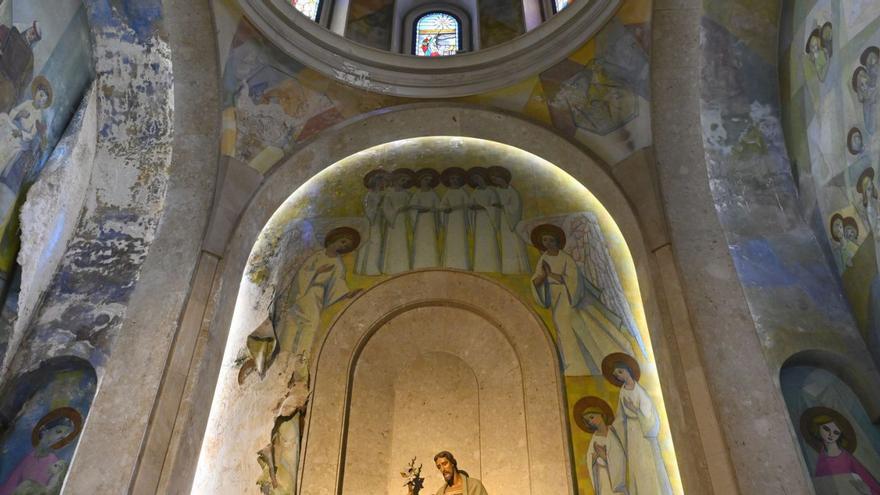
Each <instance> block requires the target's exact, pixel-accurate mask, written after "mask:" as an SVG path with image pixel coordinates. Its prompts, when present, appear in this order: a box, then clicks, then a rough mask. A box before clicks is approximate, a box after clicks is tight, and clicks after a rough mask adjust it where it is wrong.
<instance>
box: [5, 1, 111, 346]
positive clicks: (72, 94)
mask: <svg viewBox="0 0 880 495" xmlns="http://www.w3.org/2000/svg"><path fill="white" fill-rule="evenodd" d="M89 36H90V35H89V26H88V23H87V21H86V11H85V7H84V6H83V4H82V2H81V1H79V0H63V1H19V0H8V1H6V2H4V3H3V4H2V5H0V294H3V295H4V296H5V307H4V309H3V321H2V322H0V325H2V326H3V327H4V328H3V329H0V356H2V355H3V354H4V353H5V350H6V346H7V345H8V342H7V339H8V336H7V335H8V332H9V329H8V327H9V326H10V325H11V320H13V319H14V317H15V312H16V309H17V303H16V301H17V297H16V294H17V291H18V285H17V280H18V276H17V274H16V271H17V270H18V269H19V268H17V265H16V261H15V260H16V256H17V254H18V246H19V219H18V209H19V207H20V206H21V204H22V203H23V202H24V199H25V195H26V193H27V190H28V188H29V187H30V185H31V184H33V183H34V181H35V180H36V179H37V177H38V176H39V174H40V172H41V170H42V168H43V165H44V164H45V163H46V161H47V160H48V158H49V156H50V155H51V152H52V150H53V148H54V147H55V145H56V143H57V142H58V140H59V139H60V138H61V135H62V133H63V132H64V129H65V127H66V126H67V122H68V121H69V120H70V118H71V117H72V115H73V113H74V112H75V111H76V109H77V107H78V106H79V103H80V99H81V98H82V96H83V94H84V92H85V90H86V89H87V87H88V85H89V83H90V82H91V80H92V79H93V78H94V71H93V68H92V67H93V63H92V54H91V41H90V38H89Z"/></svg>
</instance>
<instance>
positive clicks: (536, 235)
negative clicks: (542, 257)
mask: <svg viewBox="0 0 880 495" xmlns="http://www.w3.org/2000/svg"><path fill="white" fill-rule="evenodd" d="M545 235H551V236H553V237H555V238H556V242H557V244H559V249H563V248H565V231H564V230H562V229H561V228H559V227H557V226H555V225H553V224H550V223H545V224H541V225H538V226H537V227H535V228H533V229H532V234H531V235H530V238H531V239H532V245H533V246H535V247H536V248H538V251H541V252H542V253H543V252H544V251H546V249H544V244H543V243H542V242H541V239H542V238H543V237H544V236H545Z"/></svg>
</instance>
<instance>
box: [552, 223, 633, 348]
mask: <svg viewBox="0 0 880 495" xmlns="http://www.w3.org/2000/svg"><path fill="white" fill-rule="evenodd" d="M562 229H563V230H564V231H565V233H566V236H567V238H568V241H567V243H566V248H565V250H566V251H568V253H569V254H570V255H571V257H572V258H574V260H575V262H576V263H577V264H578V266H579V267H580V269H581V271H582V273H583V274H584V276H585V277H586V278H587V280H589V281H590V282H591V283H592V284H593V285H595V286H596V287H598V288H599V290H601V295H600V296H599V299H600V300H601V301H602V303H603V304H604V305H605V307H606V308H608V309H609V310H611V312H612V313H613V315H608V316H610V317H612V318H611V319H612V321H614V320H615V319H616V321H615V323H617V324H618V325H619V327H620V328H621V329H626V331H627V333H629V335H630V336H631V337H632V338H633V339H634V340H635V341H636V343H637V344H638V346H639V349H640V350H641V352H642V355H643V356H644V357H647V356H648V350H647V348H646V347H645V342H644V340H643V339H642V334H641V332H639V327H638V325H637V324H636V321H635V318H634V317H633V314H632V309H631V307H630V305H629V301H628V300H627V298H626V294H625V293H624V292H623V286H622V284H621V283H620V277H619V275H618V274H617V270H616V269H615V267H614V261H613V260H612V259H611V253H610V252H609V251H608V243H607V242H606V240H605V234H603V233H602V228H601V227H600V226H599V221H598V220H597V219H596V215H595V214H593V213H592V212H581V213H573V214H571V215H567V216H566V218H565V221H564V222H563V225H562ZM615 317H616V318H615Z"/></svg>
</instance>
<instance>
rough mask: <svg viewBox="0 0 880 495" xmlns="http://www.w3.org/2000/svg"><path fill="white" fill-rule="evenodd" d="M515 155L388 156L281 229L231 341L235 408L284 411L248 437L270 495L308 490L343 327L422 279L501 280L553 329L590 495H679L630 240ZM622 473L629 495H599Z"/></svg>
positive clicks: (297, 201) (320, 186) (378, 155)
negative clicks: (314, 419) (316, 421)
mask: <svg viewBox="0 0 880 495" xmlns="http://www.w3.org/2000/svg"><path fill="white" fill-rule="evenodd" d="M509 150H513V148H508V147H506V146H502V145H497V144H495V143H489V142H486V141H480V140H475V139H466V138H439V137H438V138H420V139H413V140H404V141H399V142H395V143H390V144H389V145H385V146H380V147H377V148H373V149H370V150H367V151H364V152H361V153H358V154H356V155H354V156H352V157H350V158H348V159H346V160H343V161H342V162H340V163H339V164H337V165H335V166H333V167H331V168H330V169H328V170H326V171H325V172H322V173H321V174H319V175H318V176H316V177H315V178H314V179H312V180H311V181H309V182H308V183H307V184H305V185H304V186H302V188H300V190H298V192H297V193H296V194H294V195H293V196H291V198H290V199H289V200H288V201H287V202H286V203H285V204H284V205H283V206H282V207H281V208H280V209H279V210H278V211H277V212H276V213H275V215H273V217H272V220H270V222H269V224H268V225H267V226H266V228H265V229H264V231H263V233H262V234H261V236H260V239H259V240H258V242H257V244H256V245H255V247H254V250H253V252H252V254H251V259H250V261H249V264H248V270H247V273H246V277H245V279H244V280H243V287H242V289H241V290H242V291H243V293H250V294H252V295H253V296H254V300H255V301H256V302H255V303H254V304H253V305H251V304H248V309H245V310H243V314H244V315H243V316H241V315H238V314H237V316H236V319H237V320H239V319H240V318H245V320H248V321H252V322H253V325H252V326H251V327H250V328H251V329H250V330H249V331H248V332H247V334H246V335H242V336H241V340H238V341H237V344H233V343H232V342H234V341H235V339H236V337H235V336H231V337H230V342H231V343H230V346H233V345H234V346H235V347H236V348H235V349H234V350H231V351H227V355H228V356H229V357H230V359H232V361H231V365H232V366H233V367H234V369H237V372H236V375H237V378H236V380H235V383H234V384H232V383H230V385H229V389H228V390H229V391H228V393H229V394H230V396H228V397H226V398H224V399H223V401H224V403H227V404H229V403H230V401H237V400H246V401H252V400H258V401H260V402H261V403H265V404H267V405H268V406H269V407H271V408H274V409H273V417H274V420H273V421H271V422H270V423H271V424H266V425H264V426H262V427H261V428H259V429H258V432H262V433H256V432H252V435H251V436H255V435H256V436H258V437H260V438H263V439H264V440H263V442H268V443H266V444H264V445H262V446H260V448H256V449H254V451H255V452H256V451H259V455H258V456H257V458H256V459H254V458H252V459H254V460H252V461H251V464H252V468H253V469H256V467H257V466H260V467H261V468H262V471H261V473H262V474H260V475H255V476H254V481H255V482H257V483H258V484H259V485H260V486H261V487H262V490H263V492H264V493H277V494H282V493H293V492H294V491H295V480H296V473H297V468H298V464H299V456H300V450H301V449H300V446H301V442H302V441H303V440H304V438H303V437H302V434H303V433H302V428H303V425H304V421H305V415H306V411H307V410H308V401H309V387H310V381H311V380H312V379H313V377H310V376H309V369H310V363H311V362H312V360H313V359H314V357H315V352H317V351H316V348H317V346H318V345H320V342H321V341H322V340H323V335H324V333H325V332H326V330H327V329H328V327H329V324H330V322H331V321H332V320H333V318H334V316H335V315H337V314H338V313H339V311H341V310H342V309H343V308H344V307H345V306H346V305H347V304H348V303H349V302H350V301H351V300H352V299H353V298H356V297H357V296H358V295H359V294H360V293H361V292H362V291H364V290H369V289H370V287H372V286H374V285H375V284H377V283H379V282H381V281H382V280H385V279H386V278H388V277H391V276H394V275H396V274H400V273H405V272H408V271H411V270H424V269H431V270H466V271H472V272H478V273H481V274H483V275H484V276H486V277H490V278H492V279H494V280H497V281H499V282H500V283H502V284H504V285H505V286H507V287H509V288H510V289H511V290H513V291H515V292H516V293H517V294H518V295H519V297H520V298H521V299H522V301H523V302H524V303H525V304H527V305H528V306H529V307H531V308H533V310H534V311H535V312H536V314H538V315H540V317H541V318H542V320H543V321H544V322H545V324H546V325H547V328H548V329H550V333H551V334H552V336H553V338H554V339H555V342H556V346H557V348H558V355H559V358H560V365H561V370H560V372H561V373H562V375H563V376H564V380H565V383H566V394H567V399H568V407H569V411H568V413H569V416H570V418H571V424H572V425H579V426H580V427H574V428H572V430H571V440H572V446H573V449H574V452H573V454H574V455H573V458H574V459H575V460H576V469H577V474H578V486H579V493H581V494H601V493H618V492H619V490H620V489H621V488H625V489H626V490H628V493H664V494H672V493H680V481H679V480H678V473H677V468H676V467H675V461H674V454H673V451H672V444H671V439H670V437H669V433H668V426H667V425H666V422H665V419H664V418H665V413H663V412H662V411H664V409H663V405H662V399H661V398H660V395H659V382H658V378H657V372H656V366H655V364H654V362H653V357H652V352H651V348H650V344H649V339H648V338H647V330H646V328H645V323H644V314H643V310H642V307H641V300H640V298H639V296H638V287H637V284H636V282H635V280H634V278H633V277H634V267H633V266H632V260H631V258H630V257H629V254H628V251H627V249H626V245H625V243H624V241H623V238H622V237H621V234H620V231H619V230H618V229H617V227H616V226H615V225H614V223H613V221H612V220H611V219H610V217H609V216H608V214H607V212H606V211H605V210H604V208H602V206H601V205H600V204H599V203H598V202H597V201H596V200H595V198H593V197H592V196H591V195H590V194H589V193H588V192H587V191H586V190H585V189H583V187H582V186H580V185H579V184H578V183H575V182H574V181H573V179H571V178H570V177H568V176H565V174H564V173H561V172H559V171H558V170H556V169H554V168H553V167H552V166H550V165H549V164H546V163H545V162H541V163H535V162H534V161H535V160H538V159H537V158H535V157H533V156H532V155H526V154H524V153H522V152H518V150H516V151H517V152H512V151H509ZM475 164H479V165H475ZM502 164H503V165H502ZM260 315H268V318H266V317H265V316H260ZM239 321H241V320H239ZM261 321H262V323H261ZM230 349H231V348H230ZM230 352H232V353H233V354H234V355H230V354H229V353H230ZM273 382H274V383H276V385H272V383H273ZM263 394H267V395H269V396H268V397H267V396H265V395H263ZM235 397H237V399H236V398H235ZM244 397H248V399H244ZM269 403H271V404H269ZM585 403H589V404H590V407H587V408H585V407H584V404H585ZM600 403H604V404H605V405H608V404H614V406H613V407H611V406H608V407H607V409H604V408H603V407H601V406H597V404H600ZM596 407H599V409H600V411H599V412H600V413H601V414H599V415H598V416H596V409H595V408H596ZM590 415H592V416H590ZM603 421H604V423H603V424H602V425H600V423H602V422H603ZM603 425H604V426H603ZM210 428H211V427H210V426H209V433H208V435H209V437H210V435H211V432H210ZM597 433H598V434H599V437H601V436H604V438H599V437H597V436H596V434H597ZM615 438H617V439H619V442H620V445H616V444H613V442H612V440H613V439H615ZM218 440H219V439H218ZM209 441H211V440H209ZM247 441H248V442H253V441H254V440H253V439H252V438H249V439H248V440H247ZM615 441H617V440H615ZM609 442H612V443H610V444H609ZM246 443H247V442H246ZM597 445H600V446H599V447H597ZM614 449H617V450H614ZM612 451H614V454H613V455H612V454H610V453H609V452H612ZM597 459H601V460H597ZM229 462H232V460H231V459H230V460H229ZM609 471H614V472H615V473H617V474H614V476H615V477H617V478H615V479H618V484H615V485H613V486H614V487H615V490H616V491H607V489H606V490H605V491H602V490H603V489H602V488H600V485H601V486H607V483H606V484H604V485H603V484H602V483H605V482H604V481H601V479H604V478H603V477H602V476H606V474H607V472H609ZM600 472H601V473H600ZM291 473H293V474H291ZM597 473H599V474H597ZM602 473H604V474H602ZM620 473H623V475H622V477H621V475H620ZM606 477H607V476H606ZM597 483H598V484H597ZM202 488H204V489H208V488H206V487H202Z"/></svg>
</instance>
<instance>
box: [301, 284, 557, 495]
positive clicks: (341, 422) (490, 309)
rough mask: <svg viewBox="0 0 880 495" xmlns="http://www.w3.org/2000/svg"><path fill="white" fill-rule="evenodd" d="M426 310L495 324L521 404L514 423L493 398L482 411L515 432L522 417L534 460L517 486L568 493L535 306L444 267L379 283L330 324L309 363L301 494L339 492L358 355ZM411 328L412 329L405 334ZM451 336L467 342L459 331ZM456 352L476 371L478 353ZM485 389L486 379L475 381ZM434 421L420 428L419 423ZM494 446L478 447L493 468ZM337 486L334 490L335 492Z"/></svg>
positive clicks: (550, 347) (553, 359)
mask: <svg viewBox="0 0 880 495" xmlns="http://www.w3.org/2000/svg"><path fill="white" fill-rule="evenodd" d="M426 308H445V309H456V310H459V311H463V312H465V313H469V314H472V315H475V316H476V317H477V318H479V319H482V320H484V321H485V322H486V323H487V324H488V326H490V327H493V328H495V329H496V331H497V337H496V338H500V339H501V340H503V341H506V343H507V344H508V345H509V349H510V351H511V354H512V355H514V356H515V359H514V361H513V362H515V363H516V364H517V365H518V366H516V367H514V369H511V370H510V373H511V374H518V376H519V380H521V382H520V387H521V388H519V391H518V392H516V393H518V394H520V396H521V397H522V403H521V405H522V406H524V408H521V409H519V412H520V413H521V414H522V416H523V417H522V418H521V419H520V418H517V417H516V416H515V415H513V414H512V413H515V412H516V407H511V408H510V409H511V410H508V411H499V410H498V409H500V408H498V407H497V404H494V406H496V407H493V404H492V400H491V398H487V397H482V399H481V401H482V402H484V403H489V405H488V406H486V405H485V404H483V408H484V409H486V408H488V409H490V412H486V411H483V412H481V414H480V415H481V416H484V417H485V418H484V419H485V420H486V421H491V420H496V421H503V422H505V424H508V423H507V421H509V428H510V430H509V431H510V432H513V431H518V430H517V426H516V423H517V422H518V421H521V420H524V421H525V429H524V430H522V432H521V433H523V434H525V436H526V447H525V449H524V450H525V452H523V453H521V456H522V457H524V458H526V459H528V460H529V461H530V462H529V463H528V464H526V466H525V467H526V469H527V470H528V473H527V476H526V477H525V478H524V481H525V482H526V483H528V487H522V488H521V489H522V490H524V493H533V494H542V493H550V492H551V491H553V492H559V491H561V492H562V493H572V492H571V490H572V489H573V484H572V481H573V480H572V468H571V465H570V461H571V459H570V457H569V451H570V448H569V445H568V441H567V431H566V430H567V428H568V425H567V419H566V416H567V415H566V413H565V410H566V405H565V400H564V396H563V386H564V381H563V378H562V376H561V373H560V371H559V369H560V368H559V363H558V359H557V356H556V351H555V346H554V344H553V339H552V337H551V335H550V333H549V331H548V330H547V329H546V327H545V326H544V325H543V323H542V322H541V320H540V319H539V318H538V317H537V315H535V314H534V312H532V311H530V310H529V309H528V308H527V307H526V306H525V305H524V304H523V303H522V302H521V301H520V299H518V298H517V297H516V296H515V295H514V294H513V293H512V292H511V291H510V290H509V289H507V288H505V287H504V286H502V285H500V284H499V283H497V282H493V281H491V280H490V279H488V278H486V277H483V276H480V275H477V274H474V273H469V272H461V271H447V270H426V271H418V272H412V273H407V274H404V275H399V276H396V277H392V278H391V279H389V280H386V281H384V282H381V283H380V284H378V285H376V286H374V287H373V288H371V289H370V290H369V291H368V292H366V293H365V294H363V295H362V296H361V297H359V298H358V299H357V300H356V301H354V302H353V303H352V304H351V305H349V306H348V307H346V308H345V310H344V311H343V312H342V313H341V314H340V315H339V316H338V317H337V318H336V320H335V322H334V323H333V324H332V325H331V326H330V328H329V329H328V331H327V335H326V338H325V340H324V342H323V343H322V344H321V346H320V351H318V356H317V357H316V359H315V360H314V363H313V365H312V376H313V377H314V384H313V388H312V401H311V402H310V404H311V405H310V410H309V418H310V419H309V423H308V426H307V428H306V430H305V433H304V435H303V438H304V442H305V448H304V454H303V464H302V465H301V469H302V487H301V489H302V490H303V492H304V493H342V489H343V486H345V480H344V478H345V475H346V471H345V470H344V469H343V468H344V467H345V466H346V463H347V462H351V459H346V453H347V452H348V449H347V447H346V445H347V443H348V441H349V439H350V438H351V436H352V434H351V433H350V432H349V423H350V421H349V418H350V415H351V414H352V413H351V412H350V410H349V407H348V406H349V405H350V404H351V403H352V395H353V392H354V391H353V388H354V385H355V383H356V379H355V377H356V367H357V366H358V363H359V362H360V358H361V355H362V353H363V352H364V351H365V349H367V348H368V346H369V345H370V343H371V342H372V341H373V340H374V338H376V335H377V334H379V333H380V332H383V331H384V330H385V328H386V327H387V325H389V324H391V323H393V322H394V321H396V320H398V319H400V318H403V317H405V316H407V315H411V314H413V312H415V311H418V310H420V309H426ZM416 321H417V320H416ZM422 324H425V322H424V321H423V322H422ZM469 328H471V327H469ZM415 331H417V330H416V329H412V330H409V332H407V333H411V332H415ZM434 331H435V329H431V332H434ZM448 336H449V337H450V338H464V335H463V334H462V333H461V332H458V334H457V335H456V334H455V332H453V333H450V334H449V335H448ZM434 337H435V338H436V336H434ZM488 338H489V337H481V338H477V339H475V340H474V341H473V342H471V343H470V344H468V345H471V346H476V345H477V344H476V343H477V342H479V340H482V339H488ZM424 340H430V338H428V339H425V338H423V337H422V338H417V339H416V341H417V342H420V343H422V344H423V345H425V346H426V347H427V348H426V349H424V350H426V351H430V350H434V349H435V348H434V347H432V346H433V345H436V342H433V343H432V342H424ZM416 345H418V344H416ZM452 347H453V348H454V347H456V346H452ZM452 352H453V353H455V354H457V355H458V356H460V357H461V358H462V359H465V360H468V361H470V363H471V367H472V368H479V365H478V363H479V362H480V357H479V356H474V355H469V353H468V352H467V351H466V350H463V349H460V348H459V349H457V350H453V351H452ZM484 375H485V370H484V371H483V373H480V372H479V371H478V372H477V377H478V378H479V379H481V380H482V379H483V378H484ZM483 387H486V383H481V388H483ZM513 388H514V389H515V388H516V387H515V386H514V387H513ZM505 391H507V390H505ZM511 391H514V390H511ZM486 395H487V396H488V394H486ZM496 402H497V400H496ZM505 420H507V421H505ZM483 426H486V425H483ZM430 427H431V425H424V428H425V429H430ZM485 429H486V430H489V431H491V430H492V429H491V428H485ZM502 431H503V430H502ZM495 433H496V434H495V435H489V436H487V435H485V433H484V434H483V436H484V437H487V438H488V439H490V440H489V441H488V442H485V443H489V444H500V443H503V440H504V438H503V435H500V436H499V435H498V434H497V433H499V432H498V431H497V428H496V432H495ZM493 446H494V445H483V447H482V450H483V451H484V453H483V455H484V456H489V457H490V458H492V457H494V458H495V460H496V462H494V463H492V464H493V465H496V464H497V461H498V460H500V458H503V456H498V455H497V453H496V455H494V456H493V455H492V452H491V451H492V447H493ZM435 450H440V448H435ZM486 451H488V452H486ZM499 457H500V458H499ZM334 459H335V460H334ZM484 462H485V461H484ZM512 462H513V461H509V463H512ZM334 464H335V466H333V465H334ZM331 466H333V467H331ZM393 467H397V466H393ZM481 478H483V480H484V482H487V483H492V482H495V483H503V480H497V481H496V480H494V479H493V480H491V481H487V478H486V477H485V471H484V476H481ZM334 486H335V487H336V488H335V490H334V489H332V488H331V487H334ZM349 486H350V485H349ZM490 486H492V485H490ZM502 486H503V485H502ZM511 488H512V487H507V489H511ZM496 491H497V490H496ZM502 491H504V490H502Z"/></svg>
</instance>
